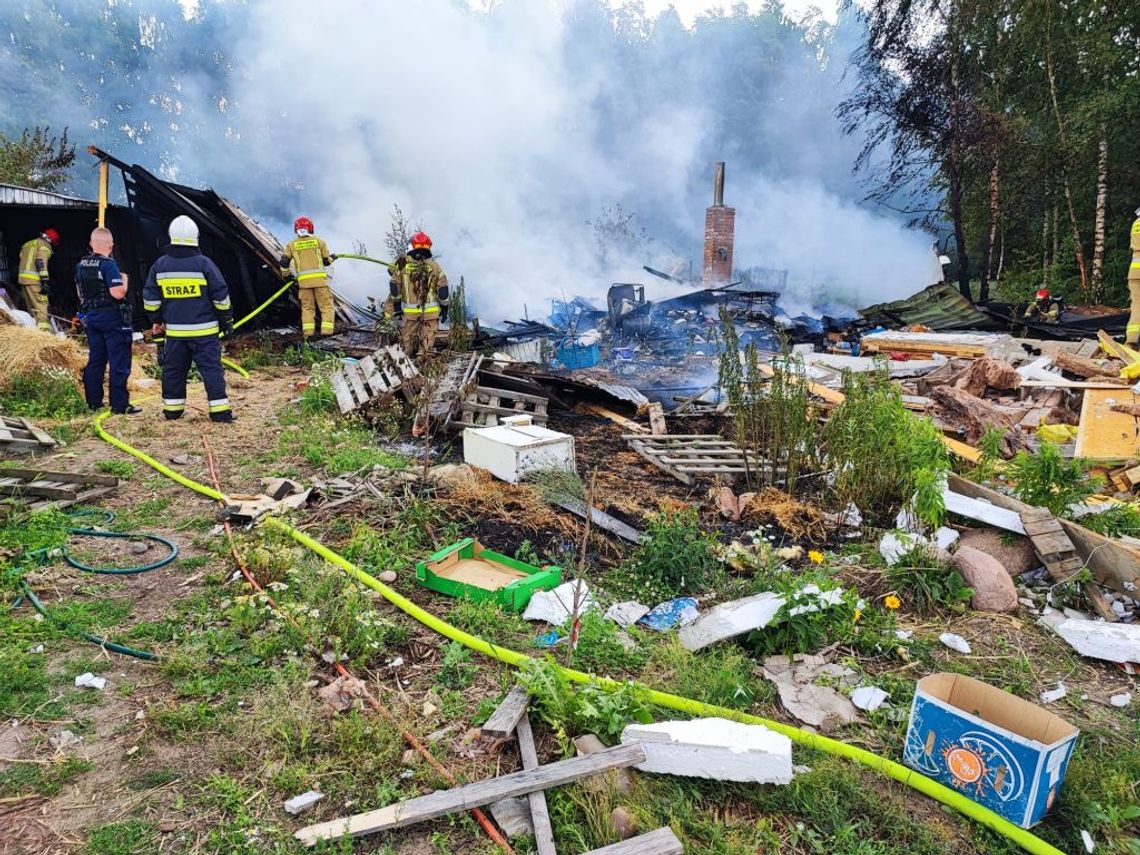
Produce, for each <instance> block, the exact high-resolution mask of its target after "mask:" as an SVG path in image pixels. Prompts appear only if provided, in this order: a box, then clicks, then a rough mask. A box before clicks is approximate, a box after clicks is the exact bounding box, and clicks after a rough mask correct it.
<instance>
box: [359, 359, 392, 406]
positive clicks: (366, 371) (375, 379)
mask: <svg viewBox="0 0 1140 855" xmlns="http://www.w3.org/2000/svg"><path fill="white" fill-rule="evenodd" d="M360 373H361V374H363V375H364V382H365V383H367V384H368V388H369V389H371V390H372V394H373V395H376V396H379V395H383V394H384V393H385V392H387V391H388V384H387V383H385V382H384V375H383V374H381V373H380V372H379V371H377V370H376V360H374V359H373V358H372V357H371V356H366V357H364V358H363V359H362V360H360Z"/></svg>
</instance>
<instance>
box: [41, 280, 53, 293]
mask: <svg viewBox="0 0 1140 855" xmlns="http://www.w3.org/2000/svg"><path fill="white" fill-rule="evenodd" d="M40 294H42V295H43V296H45V297H50V296H51V282H49V281H48V280H47V279H41V280H40Z"/></svg>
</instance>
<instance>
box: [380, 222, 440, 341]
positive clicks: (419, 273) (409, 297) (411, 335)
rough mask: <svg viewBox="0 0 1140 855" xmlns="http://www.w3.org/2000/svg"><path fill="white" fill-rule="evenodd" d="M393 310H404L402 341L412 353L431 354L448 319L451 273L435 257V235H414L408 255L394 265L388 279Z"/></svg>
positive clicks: (418, 233)
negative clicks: (432, 248) (445, 270)
mask: <svg viewBox="0 0 1140 855" xmlns="http://www.w3.org/2000/svg"><path fill="white" fill-rule="evenodd" d="M388 286H389V289H390V290H391V293H392V309H393V311H394V312H395V311H401V312H402V314H403V318H404V328H403V330H402V331H401V332H400V344H401V345H402V346H403V348H404V352H405V353H406V354H408V356H410V357H412V358H414V357H415V356H416V355H417V354H420V353H423V354H425V355H428V354H430V353H431V351H432V348H433V347H434V346H435V333H436V330H438V329H439V322H440V321H441V320H443V321H446V320H447V297H448V292H447V276H446V274H444V272H443V268H442V267H440V266H439V262H438V261H436V260H435V259H434V258H432V257H431V238H430V237H428V236H427V235H426V234H424V233H423V232H416V233H415V234H414V235H412V240H411V244H410V245H409V247H408V253H407V255H401V256H400V257H399V258H397V259H396V263H395V264H394V265H393V270H392V277H391V279H390V281H389V283H388Z"/></svg>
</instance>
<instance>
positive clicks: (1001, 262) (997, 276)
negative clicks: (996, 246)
mask: <svg viewBox="0 0 1140 855" xmlns="http://www.w3.org/2000/svg"><path fill="white" fill-rule="evenodd" d="M1004 269H1005V229H1002V230H1001V250H1000V251H999V252H998V268H997V273H996V274H995V275H994V279H995V280H996V281H997V282H1001V272H1002V270H1004Z"/></svg>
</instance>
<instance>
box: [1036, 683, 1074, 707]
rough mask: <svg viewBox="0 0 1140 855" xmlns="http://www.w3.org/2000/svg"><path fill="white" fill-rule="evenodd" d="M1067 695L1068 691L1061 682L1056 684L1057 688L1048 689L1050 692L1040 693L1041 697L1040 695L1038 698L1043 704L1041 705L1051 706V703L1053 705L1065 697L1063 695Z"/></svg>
mask: <svg viewBox="0 0 1140 855" xmlns="http://www.w3.org/2000/svg"><path fill="white" fill-rule="evenodd" d="M1067 694H1069V689H1068V687H1066V686H1065V683H1064V682H1063V681H1062V682H1058V683H1057V688H1055V689H1050V690H1049V691H1047V692H1042V693H1041V695H1040V697H1041V703H1043V704H1051V703H1053V702H1054V701H1059V700H1061V698H1063V697H1065V695H1067Z"/></svg>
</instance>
